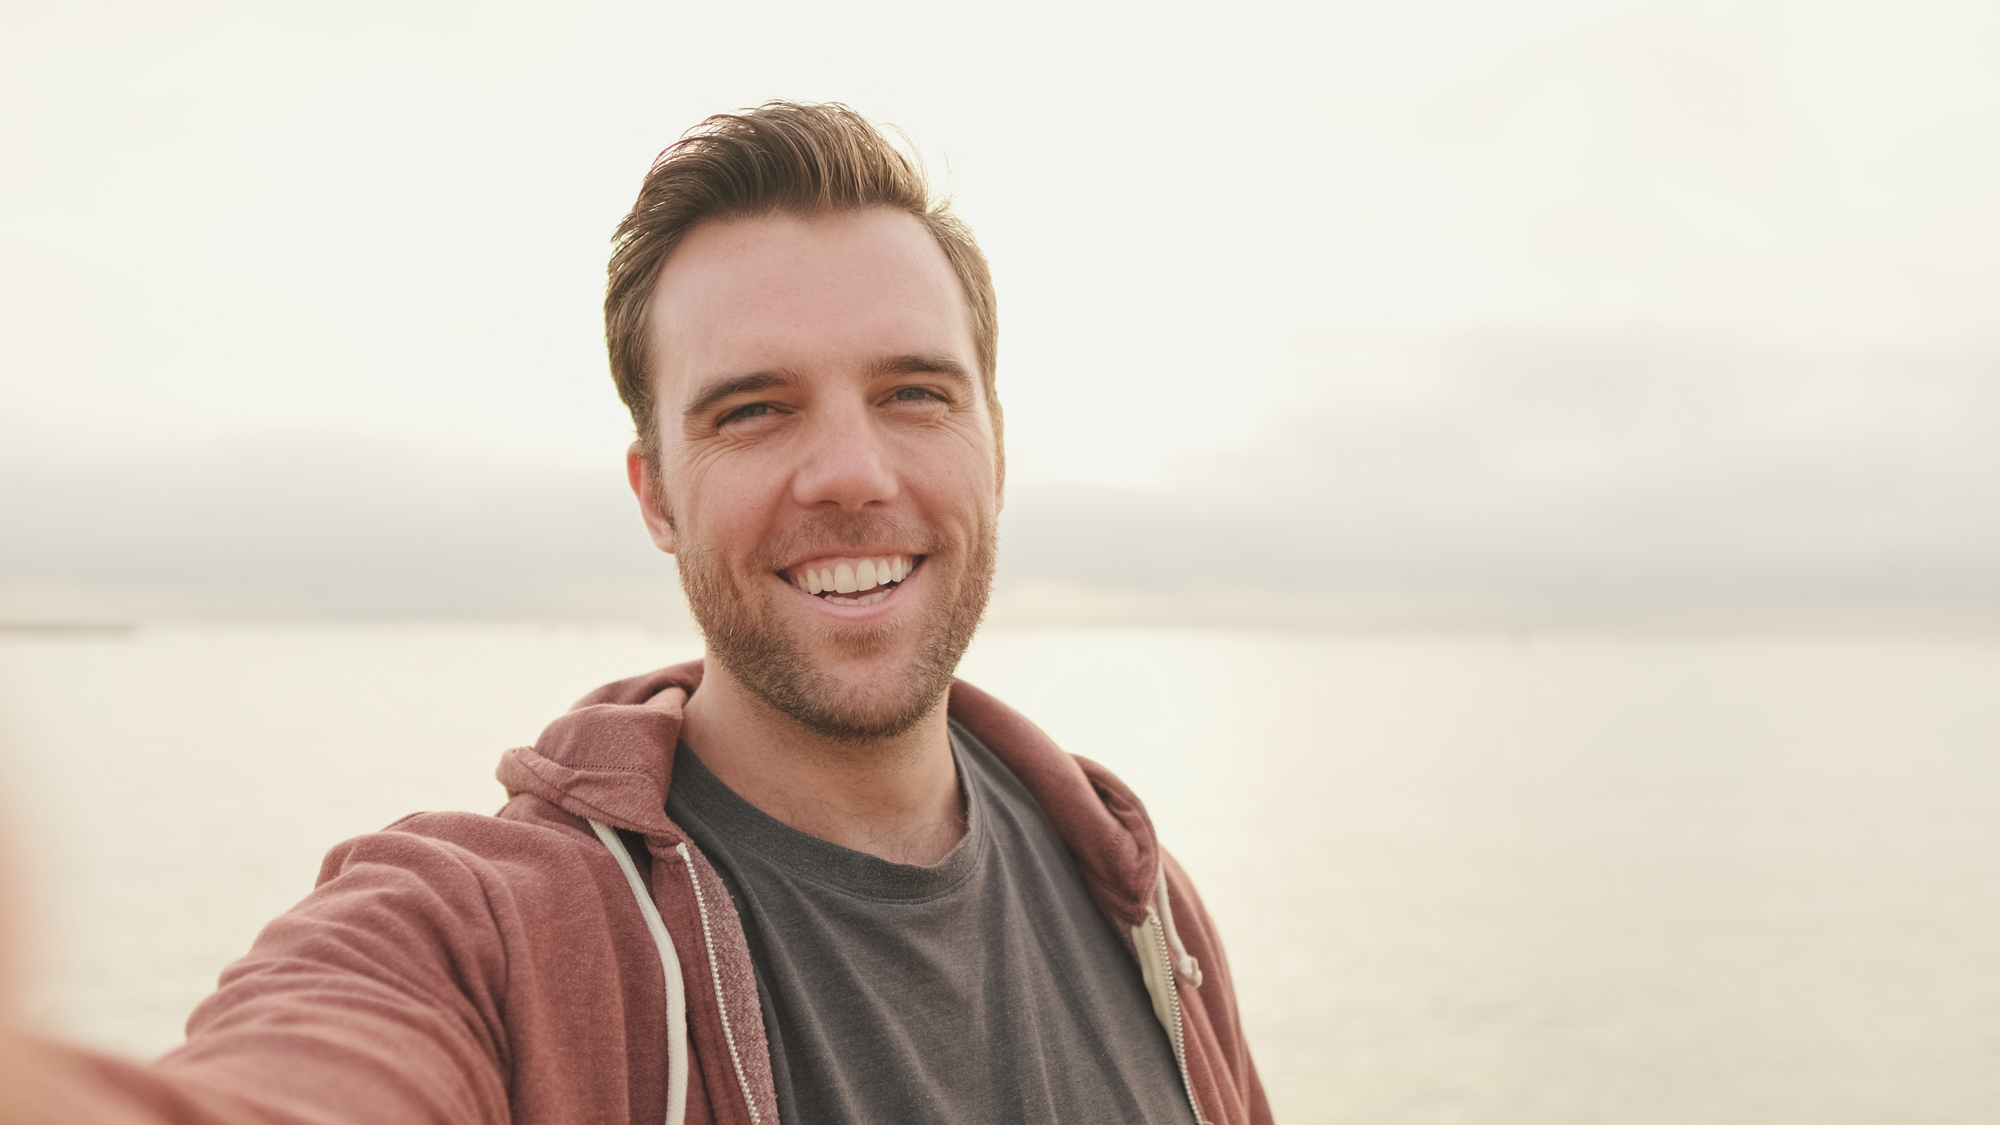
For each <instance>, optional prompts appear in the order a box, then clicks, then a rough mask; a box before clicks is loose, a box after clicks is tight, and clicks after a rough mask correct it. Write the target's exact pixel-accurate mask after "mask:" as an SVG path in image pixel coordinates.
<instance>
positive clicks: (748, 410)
mask: <svg viewBox="0 0 2000 1125" xmlns="http://www.w3.org/2000/svg"><path fill="white" fill-rule="evenodd" d="M770 412H771V404H770V403H768V402H753V403H750V404H748V405H746V406H739V407H737V408H736V409H734V410H732V411H730V412H729V413H727V414H724V415H723V416H722V418H721V420H720V421H719V422H718V423H717V424H718V425H723V426H727V425H728V424H729V423H731V422H741V421H743V420H744V419H746V418H757V417H761V416H763V415H765V414H769V413H770Z"/></svg>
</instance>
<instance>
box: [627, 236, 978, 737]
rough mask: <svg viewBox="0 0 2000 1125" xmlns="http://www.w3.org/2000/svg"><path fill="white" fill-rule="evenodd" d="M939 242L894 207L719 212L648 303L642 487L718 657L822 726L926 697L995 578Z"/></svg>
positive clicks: (967, 367) (963, 317)
mask: <svg viewBox="0 0 2000 1125" xmlns="http://www.w3.org/2000/svg"><path fill="white" fill-rule="evenodd" d="M970 320H971V318H970V315H969V314H968V312H967V306H966V301H965V296H964V293H963V291H962V290H961V289H960V287H959V284H958V278H957V276H956V274H954V273H953V271H952V268H951V264H950V262H949V261H948V260H947V259H946V258H945V255H944V251H943V250H942V249H940V248H939V246H938V244H937V242H936V240H935V239H933V238H932V237H931V235H930V233H929V232H928V231H927V230H926V229H925V228H924V226H923V224H922V223H921V222H920V221H918V220H917V219H916V218H915V217H914V216H911V215H908V214H905V213H903V212H900V211H894V210H889V209H885V208H881V209H872V210H866V211H858V212H834V213H827V214H821V215H815V216H812V217H808V218H801V217H797V216H787V215H769V216H759V217H755V218H736V219H717V220H709V221H707V222H704V223H702V224H700V225H698V226H696V227H695V228H694V229H693V230H691V231H689V232H688V234H687V235H686V236H685V238H684V239H683V240H682V242H681V244H680V245H679V246H678V247H676V248H675V249H674V251H673V253H672V255H671V256H670V257H669V258H668V260H667V264H666V267H665V268H664V270H663V271H662V272H661V275H660V279H659V284H658V286H657V288H656V290H655V293H654V296H653V301H652V305H651V308H650V321H649V338H648V346H649V349H650V353H651V355H652V357H653V361H654V362H653V368H654V380H655V383H654V388H653V389H654V395H655V401H656V402H657V403H658V423H657V424H658V426H659V429H660V433H659V445H660V456H659V464H658V466H657V477H656V478H655V476H654V471H653V469H652V468H650V467H649V466H647V465H645V464H644V461H643V459H642V458H640V457H639V456H638V455H637V454H636V453H635V454H634V455H633V457H632V464H631V466H630V468H631V472H632V482H633V489H634V491H635V492H637V493H638V494H639V500H640V505H641V508H642V509H643V510H644V511H645V513H646V518H647V525H648V527H649V529H650V530H651V531H652V534H653V539H654V542H656V543H657V544H659V546H660V548H661V549H662V550H665V551H669V552H672V553H673V554H675V555H677V556H678V557H679V559H680V569H681V580H682V583H683V585H684V586H685V587H686V590H687V594H688V600H689V602H690V603H691V604H692V607H693V609H694V614H695V618H696V620H697V621H699V622H700V624H701V627H702V630H703V632H704V633H705V634H706V635H707V637H708V645H709V654H710V658H711V660H712V661H714V662H717V663H720V664H721V665H722V667H723V668H724V669H726V670H727V671H728V672H729V674H730V675H731V676H733V677H734V678H735V679H737V680H738V681H740V682H741V683H742V684H743V685H744V686H745V687H746V688H748V689H749V690H750V691H751V692H752V693H753V694H754V695H756V696H757V697H759V698H760V699H762V700H763V701H764V702H765V703H767V704H769V705H770V706H772V707H774V708H775V709H777V710H778V711H780V712H782V713H784V714H786V715H788V716H790V717H791V718H792V719H793V720H795V721H797V722H799V723H801V724H803V725H805V726H806V727H808V728H809V729H813V730H816V731H818V732H820V733H822V734H826V735H830V736H833V737H838V738H846V739H859V738H869V737H879V736H883V735H887V734H893V733H899V732H900V731H902V730H906V729H908V728H909V727H910V726H911V725H912V724H914V723H915V722H916V721H918V720H919V719H920V718H922V717H923V716H924V715H925V714H927V713H928V712H929V711H930V710H931V708H932V707H933V706H934V705H935V704H936V702H937V701H938V699H939V698H941V696H942V695H943V693H944V691H945V689H946V688H947V687H948V686H949V684H950V679H951V673H952V670H953V669H954V668H955V667H956V666H957V664H958V659H959V657H960V656H961V655H963V653H964V651H965V647H966V645H967V644H969V643H970V642H971V639H972V632H973V629H974V627H975V626H977V624H978V622H979V617H980V615H981V614H982V613H983V612H984V610H985V607H986V596H987V590H988V587H989V585H990V584H991V580H992V573H993V559H994V549H995V543H996V537H995V525H996V519H997V517H998V515H999V511H1000V481H999V476H998V469H997V465H998V458H997V456H996V454H997V450H996V449H995V447H994V437H993V419H992V416H991V414H990V412H989V411H988V409H987V406H986V399H985V396H984V394H983V393H982V390H981V387H980V383H979V374H978V361H977V353H976V351H975V350H974V346H973V338H972V327H971V323H970Z"/></svg>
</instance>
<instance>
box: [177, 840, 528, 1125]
mask: <svg viewBox="0 0 2000 1125" xmlns="http://www.w3.org/2000/svg"><path fill="white" fill-rule="evenodd" d="M490 866H491V864H490V860H484V859H480V858H478V857H475V856H474V855H473V854H472V853H470V852H468V851H466V850H464V849H462V848H459V847H456V846H454V845H452V844H449V843H445V842H442V841H439V840H436V839H431V838H426V837H423V836H418V835H414V834H411V833H407V832H397V831H389V832H383V833H378V834H376V835H372V836H364V837H361V838H359V839H356V840H351V841H349V842H347V843H345V844H342V845H340V846H339V847H337V848H335V849H334V850H333V851H332V852H331V853H330V854H329V855H328V856H327V859H326V862H325V864H324V866H323V867H322V868H321V872H320V884H319V886H318V888H317V889H316V890H314V892H313V893H312V894H311V895H310V896H308V897H307V898H306V899H305V901H304V902H302V903H300V904H299V905H298V906H297V907H295V908H294V909H292V910H291V911H289V912H287V913H286V914H284V915H283V916H281V917H279V918H278V919H277V920H276V921H274V922H272V923H271V924H270V925H268V926H266V927H265V929H264V931H263V932H262V933H261V934H260V935H259V936H258V938H257V941H256V943H255V945H254V946H253V947H252V948H251V951H250V953H249V954H248V955H247V956H246V957H244V958H243V959H242V960H241V961H238V962H237V963H236V964H234V965H232V966H230V967H229V968H228V969H227V970H225V971H224V972H223V974H222V978H221V982H220V987H219V988H218V990H217V991H216V992H215V993H214V994H213V995H212V996H210V997H209V998H208V999H207V1000H205V1001H204V1002H203V1003H202V1004H201V1005H200V1006H199V1007H198V1008H196V1009H195V1012H194V1014H193V1016H191V1017H190V1018H189V1020H188V1041H187V1044H186V1045H185V1046H184V1047H182V1048H180V1049H179V1050H177V1051H175V1052H173V1053H172V1054H170V1055H168V1056H167V1057H166V1058H165V1059H163V1060H162V1061H161V1063H160V1064H159V1067H158V1071H157V1073H158V1074H159V1075H160V1077H161V1078H163V1079H166V1080H168V1081H172V1080H173V1079H175V1078H180V1077H184V1078H186V1079H188V1080H189V1083H190V1086H191V1087H192V1088H206V1089H209V1090H213V1091H217V1092H219V1093H220V1094H222V1095H225V1096H226V1098H227V1099H228V1100H230V1101H239V1102H240V1103H241V1105H242V1106H243V1107H244V1110H245V1117H246V1118H247V1119H251V1120H257V1121H264V1122H274V1123H275V1122H283V1123H287V1125H292V1123H297V1125H306V1123H311V1125H334V1123H336V1122H343V1123H344V1122H352V1123H355V1125H362V1123H366V1125H406V1123H407V1125H417V1123H420V1122H423V1123H428V1122H440V1123H441V1122H452V1123H465V1125H473V1123H487V1122H490V1123H493V1125H501V1123H504V1122H506V1121H508V1119H509V1107H508V1090H507V1087H508V1081H507V1074H508V1072H509V1059H508V1045H507V1039H506V1035H505V1032H504V1031H503V1030H502V1029H503V1024H502V1021H501V1011H502V1009H503V1006H504V997H505V993H506V984H507V975H508V951H507V948H506V942H505V940H504V938H503V935H502V932H501V928H502V927H501V925H500V924H499V922H498V920H497V919H496V917H495V912H494V910H493V909H492V906H491V904H490V902H489V895H488V889H489V887H490V886H492V880H491V878H490V876H491V874H492V872H491V871H490V870H489V868H490ZM230 1119H231V1120H236V1119H238V1118H237V1116H236V1115H235V1114H231V1116H230Z"/></svg>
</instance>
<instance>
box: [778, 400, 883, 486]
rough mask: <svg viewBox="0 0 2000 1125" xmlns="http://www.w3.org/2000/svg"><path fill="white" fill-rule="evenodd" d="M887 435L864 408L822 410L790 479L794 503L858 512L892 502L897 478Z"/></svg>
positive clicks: (855, 405) (861, 406) (863, 406)
mask: <svg viewBox="0 0 2000 1125" xmlns="http://www.w3.org/2000/svg"><path fill="white" fill-rule="evenodd" d="M885 437H886V435H885V434H883V433H882V431H881V428H880V426H879V425H878V424H877V422H876V420H875V419H874V418H873V417H872V416H871V415H870V413H869V411H868V410H867V408H866V406H865V405H864V404H858V403H857V404H852V405H850V406H848V407H846V408H844V409H837V410H833V411H823V412H821V413H820V414H819V416H818V417H817V418H815V419H814V420H813V423H812V427H811V437H810V439H809V440H808V441H807V442H806V443H805V447H804V449H803V450H802V453H803V457H802V459H801V462H800V464H799V466H798V469H797V471H796V472H795V473H794V475H793V477H792V499H793V501H794V502H796V503H798V504H799V505H800V506H802V507H807V508H815V507H819V506H821V505H827V504H831V505H833V506H835V507H837V508H839V509H840V510H842V511H860V510H861V509H863V508H866V507H868V506H869V505H871V504H886V503H888V502H889V501H891V500H894V499H895V498H896V474H895V472H894V471H893V466H892V465H891V459H890V450H889V449H888V447H887V445H886V443H885V440H884V439H885Z"/></svg>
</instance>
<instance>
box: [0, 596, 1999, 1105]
mask: <svg viewBox="0 0 2000 1125" xmlns="http://www.w3.org/2000/svg"><path fill="white" fill-rule="evenodd" d="M697 651H698V643H697V642H696V640H695V639H694V638H692V637H689V636H685V635H679V634H663V633H649V632H645V631H643V630H637V629H632V630H624V629H609V628H607V629H586V628H539V627H530V626H485V625H449V626H383V627H343V626H318V625H312V626H256V627H210V626H204V627H149V628H143V629H140V630H138V631H136V632H134V633H132V634H130V635H127V636H118V635H105V636H68V637H64V636H49V635H31V634H11V635H8V634H0V733H3V734H4V740H5V742H6V743H7V744H8V745H7V749H6V751H5V753H6V755H7V757H8V758H9V759H10V760H11V763H12V767H11V769H10V771H9V775H8V780H7V784H6V791H5V792H4V793H0V802H4V805H5V807H6V808H7V810H8V813H9V815H8V816H7V820H8V823H9V824H10V826H11V828H12V832H11V835H12V837H13V839H12V841H11V844H12V847H13V849H14V850H15V851H16V852H17V853H19V855H20V856H22V857H24V858H25V866H26V868H27V869H28V870H29V872H30V873H31V876H32V885H31V887H30V895H31V902H32V903H34V905H35V909H33V910H31V911H30V912H29V915H30V917H31V919H33V920H34V921H35V923H36V934H35V936H36V937H37V938H38V939H39V942H40V950H39V960H38V961H37V962H36V969H35V972H34V981H33V984H34V988H33V997H32V1001H33V1004H34V1007H35V1010H36V1012H37V1013H38V1014H39V1016H40V1018H41V1019H42V1020H43V1021H45V1022H46V1023H47V1024H49V1025H52V1026H54V1027H56V1028H59V1029H62V1030H63V1031H65V1032H67V1033H68V1034H72V1035H75V1036H78V1037H81V1038H83V1039H86V1040H89V1041H92V1042H95V1043H98V1044H102V1045H105V1046H109V1047H112V1048H115V1049H118V1050H123V1051H129V1052H134V1053H140V1054H149V1053H154V1052H158V1051H160V1050H163V1049H165V1048H166V1047H169V1046H171V1045H172V1044H173V1043H175V1042H176V1041H177V1040H178V1039H179V1035H180V1023H181V1021H182V1019H183V1018H184V1017H185V1015H186V1013H187V1011H188V1009H189V1008H190V1007H191V1006H192V1005H193V1004H194V1002H195V1001H196V1000H197V999H198V998H199V997H200V996H201V995H203V993H205V992H206V991H207V990H208V989H209V988H210V987H211V986H212V983H213V981H214V978H215V974H216V972H217V970H218V969H220V968H221V967H222V966H223V964H225V963H226V962H227V961H229V960H230V959H232V958H234V957H235V956H237V955H239V954H240V953H241V952H242V951H243V950H244V948H245V947H246V946H247V945H248V944H249V942H250V939H251V937H252V935H253V934H254V933H255V932H256V930H257V928H258V926H259V925H261V924H262V923H263V922H264V921H265V920H267V919H268V918H270V917H271V916H272V915H274V914H276V913H277V912H279V911H281V910H283V909H284V908H285V907H286V906H288V905H290V904H291V903H292V902H294V901H296V900H297V899H298V898H299V897H300V896H301V895H303V894H304V893H305V892H306V891H307V890H308V889H309V888H310V887H311V885H312V880H313V876H314V873H315V871H316V870H317V867H318V864H319V859H320V856H321V854H322V853H323V852H324V851H325V850H326V848H327V847H328V846H329V845H331V844H332V843H334V842H335V841H337V840H340V839H342V838H344V837H347V836H351V835H354V834H356V833H360V832H365V831H368V830H371V829H374V828H377V827H380V826H381V825H383V824H384V823H386V822H388V821H390V820H392V819H394V818H395V817H397V816H400V815H402V814H403V813H406V812H410V811H413V810H417V809H443V808H459V809H474V810H482V811H484V810H490V809H492V808H494V807H496V806H497V805H498V804H499V803H500V800H501V794H500V790H499V786H498V785H497V784H496V783H495V782H494V781H493V766H494V763H495V760H496V758H497V755H498V753H499V751H500V750H502V749H504V748H506V747H508V746H513V745H517V744H521V743H524V742H527V741H530V740H531V739H533V737H534V735H535V733H536V732H537V731H538V730H539V729H540V728H541V726H542V725H543V724H544V723H545V722H546V721H547V720H548V719H549V718H551V717H552V716H554V715H555V714H557V713H558V712H560V711H561V710H562V709H563V708H564V707H565V706H566V705H567V704H568V703H569V702H570V701H571V700H572V699H573V698H575V697H576V696H577V695H579V694H581V693H582V692H583V691H585V690H587V689H588V688H590V687H592V686H594V685H595V684H597V683H599V682H601V681H604V680H608V679H613V678H616V677H619V676H623V675H627V674H630V673H633V672H636V671H640V670H644V669H647V668H651V667H655V666H658V665H661V664H665V663H669V662H672V661H676V660H679V659H682V658H685V657H689V656H692V655H695V654H696V652H697ZM964 673H965V675H966V677H967V678H968V679H971V680H973V681H974V682H977V683H979V684H981V685H982V686H984V687H986V688H988V689H989V690H992V691H994V692H995V693H997V694H998V695H1000V696H1001V697H1002V698H1004V699H1007V700H1008V701H1009V702H1011V703H1013V704H1014V705H1015V706H1017V707H1019V708H1020V709H1022V710H1023V711H1025V712H1026V713H1028V714H1029V715H1030V716H1032V717H1033V718H1035V719H1036V720H1037V721H1038V722H1039V723H1041V725H1042V726H1043V727H1045V728H1046V729H1047V730H1048V731H1049V732H1050V733H1051V734H1053V735H1055V736H1056V738H1057V739H1058V740H1059V741H1060V742H1062V743H1063V744H1064V745H1065V746H1066V747H1068V748H1069V749H1071V750H1074V751H1076V752H1078V753H1082V754H1085V755H1088V756H1090V757H1093V758H1096V759H1098V760H1100V761H1103V762H1105V763H1107V764H1109V765H1110V766H1112V767H1113V768H1114V769H1116V770H1117V771H1118V772H1119V773H1121V774H1122V775H1123V776H1124V777H1125V778H1126V779H1127V780H1128V781H1130V782H1131V783H1132V784H1133V785H1134V787H1135V788H1137V789H1138V791H1139V792H1140V793H1141V795H1143V796H1144V797H1145V798H1146V800H1147V802H1148V805H1149V807H1150V808H1151V810H1152V812H1153V816H1154V819H1155V820H1156V821H1157V822H1158V823H1159V824H1160V826H1161V828H1162V830H1163V833H1164V835H1165V838H1166V839H1167V841H1168V843H1169V846H1170V847H1172V848H1173V849H1174V850H1175V851H1176V853H1177V854H1178V855H1179V856H1180V857H1181V859H1182V860H1183V862H1184V863H1185V864H1186V865H1187V866H1188V868H1189V869H1190V870H1191V871H1192V873H1193V874H1194V876H1195V878H1196V880H1197V881H1198V883H1199V884H1200V885H1201V887H1202V889H1203V891H1204V893H1205V895H1206V897H1207V900H1208V903H1209V906H1210V909H1211V910H1212V912H1213V913H1214V914H1215V916H1216V917H1217V918H1218V920H1219V922H1220V924H1221V926H1222V927H1223V932H1224V934H1225V936H1226V938H1227V940H1228V941H1229V947H1230V952H1231V960H1232V963H1233V966H1234V969H1235V972H1236V976H1237V982H1238V988H1239V992H1240V995H1241V997H1242V1004H1243V1010H1244V1018H1245V1021H1246V1023H1247V1025H1248V1027H1249V1034H1250V1038H1251V1043H1252V1046H1253V1048H1254V1050H1255V1052H1256V1055H1257V1059H1258V1062H1259V1065H1260V1067H1261V1068H1262V1071H1263V1073H1264V1076H1265V1081H1266V1084H1267V1086H1268V1087H1269V1089H1270V1091H1271V1096H1272V1100H1273V1102H1274V1103H1276V1106H1277V1108H1278V1110H1279V1118H1280V1120H1281V1121H1287V1122H1311V1121H1324V1122H1343V1123H1363V1122H1366V1123H1382V1125H1390V1123H1394V1125H1432V1123H1440V1125H1441V1123H1447V1122H1451V1123H1456V1122H1465V1123H1475V1122H1476V1123H1482V1125H1493V1123H1501V1125H1506V1123H1518V1125H1568V1123H1575V1125H1585V1123H1590V1125H1601V1123H1607V1122H1610V1123H1618V1125H1646V1123H1653V1122H1659V1123H1676V1125H1681V1123H1710V1122H1714V1123H1733V1122H1742V1123H1744V1125H1752V1123H1755V1125H1770V1123H1773V1122H1800V1123H1806V1122H1810V1123H1814V1125H1838V1123H1846V1122H1853V1123H1857V1125H1858V1123H1862V1122H1867V1123H1870V1125H1874V1123H1880V1122H1898V1123H1942V1122H1965V1123H1972V1122H1979V1123H1982V1125H1983V1123H1987V1122H1992V1121H1995V1120H2000V643H1997V642H1996V641H1995V640H1993V639H1991V638H1988V639H1977V638H1974V639H1965V638H1959V639H1930V640H1925V639H1884V638H1846V639H1843V638H1826V637H1819V638H1810V637H1790V638H1785V637H1757V636H1673V635H1643V636H1642V635H1630V636H1618V635H1598V636H1590V635H1576V636H1540V635H1537V636H1532V637H1523V636H1473V635H1462V636H1454V635H1440V634H1427V635H1424V634H1413V635H1395V634H1383V635H1285V634H1257V633H1217V632H1165V631H1106V630H1037V631H992V632H988V633H987V634H985V635H984V636H983V638H982V639H981V641H980V642H979V645H978V646H977V647H976V648H975V650H974V652H973V653H972V654H971V655H970V656H969V657H968V659H967V661H966V665H965V669H964Z"/></svg>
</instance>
